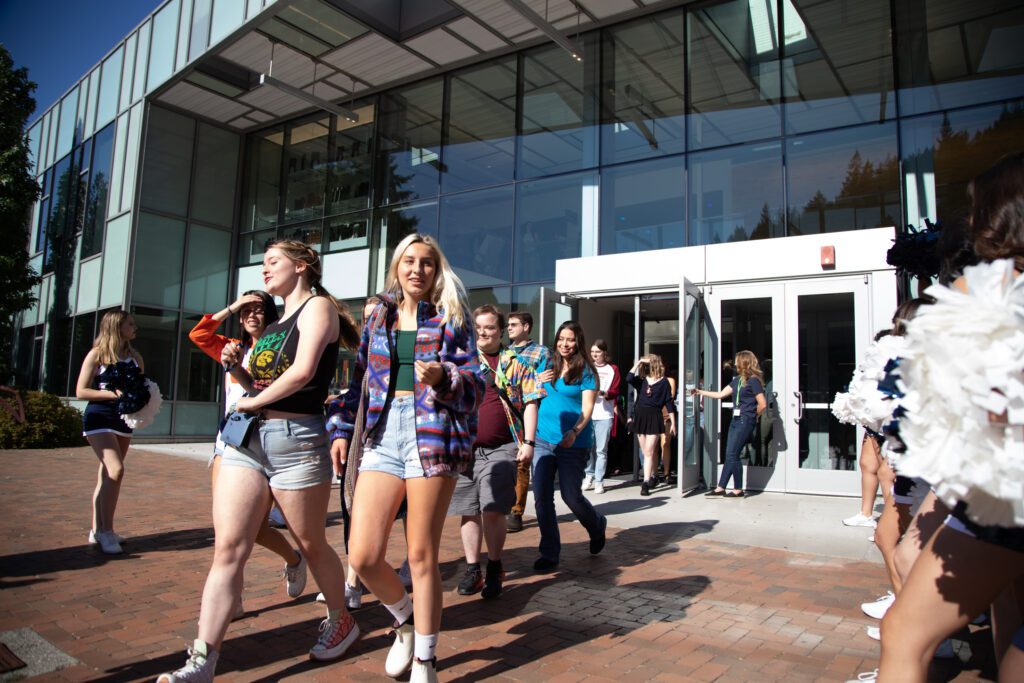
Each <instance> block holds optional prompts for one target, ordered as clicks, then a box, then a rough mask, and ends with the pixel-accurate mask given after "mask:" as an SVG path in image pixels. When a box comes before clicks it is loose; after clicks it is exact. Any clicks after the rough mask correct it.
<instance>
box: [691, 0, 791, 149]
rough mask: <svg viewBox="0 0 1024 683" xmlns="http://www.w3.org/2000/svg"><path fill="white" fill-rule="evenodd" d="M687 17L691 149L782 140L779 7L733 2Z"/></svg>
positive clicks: (693, 13)
mask: <svg viewBox="0 0 1024 683" xmlns="http://www.w3.org/2000/svg"><path fill="white" fill-rule="evenodd" d="M688 16H689V19H690V44H689V50H688V53H689V57H690V63H689V74H690V136H689V137H690V148H691V149H704V148H708V147H717V146H720V145H728V144H730V143H734V142H744V141H747V140H757V139H759V138H766V137H774V136H777V135H779V134H780V133H781V118H780V116H779V106H778V101H779V94H780V92H779V91H780V88H781V83H780V79H779V50H778V44H779V41H778V25H779V17H778V13H777V11H776V6H775V3H774V2H748V0H729V1H728V2H720V3H717V4H714V5H711V6H706V7H703V8H700V9H696V10H693V11H692V12H690V13H689V15H688Z"/></svg>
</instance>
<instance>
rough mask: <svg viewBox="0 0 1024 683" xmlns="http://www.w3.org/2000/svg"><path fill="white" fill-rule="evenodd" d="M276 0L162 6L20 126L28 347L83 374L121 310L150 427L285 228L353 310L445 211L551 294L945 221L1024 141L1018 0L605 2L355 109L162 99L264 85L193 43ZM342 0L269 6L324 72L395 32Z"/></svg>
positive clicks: (180, 390) (527, 282) (506, 292)
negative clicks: (650, 269) (673, 251)
mask: <svg viewBox="0 0 1024 683" xmlns="http://www.w3.org/2000/svg"><path fill="white" fill-rule="evenodd" d="M264 4H265V3H262V2H260V1H259V0H257V1H255V2H242V1H241V0H238V1H235V2H232V1H230V0H171V2H167V3H165V4H164V5H163V6H161V7H160V8H159V9H158V10H157V11H156V12H155V13H154V14H153V15H152V16H151V17H150V18H149V19H147V20H146V21H145V22H144V23H143V24H142V25H141V26H140V27H139V28H138V29H137V30H136V31H134V32H133V33H132V34H131V36H129V37H128V38H127V39H126V40H125V41H124V42H123V43H122V44H121V45H119V46H118V47H117V48H115V49H114V50H113V51H112V52H111V53H110V54H109V55H108V56H107V57H106V58H105V59H104V60H103V61H102V62H101V63H100V64H99V65H97V66H96V67H95V68H94V69H93V70H92V71H91V72H90V73H89V74H88V75H87V76H86V77H85V78H84V79H83V80H82V81H81V82H80V83H79V84H77V85H76V86H75V88H73V89H72V90H71V91H70V93H69V94H68V95H66V96H65V97H64V98H63V99H62V100H61V101H60V102H59V103H58V104H57V105H55V106H54V107H53V108H52V109H51V110H49V111H47V112H46V113H45V114H43V116H42V117H41V118H40V119H39V120H38V121H37V122H36V123H35V124H34V125H33V126H31V127H30V129H29V137H30V141H31V145H32V151H33V154H34V157H35V159H36V163H37V172H38V178H39V183H40V185H41V187H42V188H43V194H42V195H41V199H40V200H39V202H38V204H37V206H36V209H35V211H34V214H33V219H32V220H33V223H32V227H33V230H32V242H31V244H30V245H29V248H30V251H31V252H32V254H33V263H34V264H35V265H36V266H37V267H38V269H39V270H40V271H41V272H42V273H44V275H45V277H44V281H43V284H42V286H41V288H40V291H39V303H38V305H37V306H36V307H35V308H34V309H32V310H30V311H27V312H26V313H25V315H24V319H23V323H22V332H21V334H20V336H19V340H18V345H17V354H18V363H17V366H18V368H19V370H20V372H21V376H20V377H19V381H21V382H22V383H24V384H27V385H31V386H42V387H43V388H45V389H47V390H48V391H53V392H55V393H58V394H62V395H71V394H73V392H74V383H75V380H76V378H77V370H78V365H79V364H80V362H81V358H82V357H83V356H84V354H85V353H86V351H87V350H88V348H89V345H90V343H91V339H92V336H93V334H94V332H95V326H96V321H97V318H98V316H100V315H102V313H103V312H104V311H105V310H107V309H110V308H118V307H125V308H129V309H130V310H132V311H133V312H134V313H135V315H136V318H137V320H138V323H139V326H140V334H139V341H138V347H139V349H140V350H141V352H142V353H143V355H144V357H145V359H146V362H147V372H148V373H149V374H151V375H153V376H154V377H155V378H156V380H157V381H158V383H159V384H160V386H161V388H162V390H163V392H164V394H165V397H166V398H167V399H168V400H169V404H168V407H169V408H170V409H168V410H164V411H163V412H162V413H161V421H160V422H158V424H156V425H153V426H152V427H151V428H149V429H148V430H147V433H149V434H152V435H154V436H166V437H178V436H181V437H187V436H195V435H208V434H212V433H213V432H214V431H215V429H216V424H217V413H218V400H219V398H220V396H219V393H220V371H219V369H218V367H217V366H216V365H215V364H214V363H213V362H212V361H210V360H209V359H208V358H206V357H205V356H204V355H203V354H202V353H201V352H199V351H198V349H196V348H194V347H193V346H191V345H190V343H189V341H188V337H187V334H188V331H189V330H190V329H191V327H192V325H194V324H195V322H196V321H197V320H198V319H199V317H200V316H201V315H202V313H204V312H212V311H215V310H218V309H220V308H222V307H223V306H224V305H226V304H227V303H228V302H230V301H231V300H232V296H233V295H234V294H235V293H236V292H237V291H240V290H242V289H247V288H249V283H256V282H257V281H258V277H257V276H256V274H257V273H258V269H259V265H258V264H259V263H260V262H261V259H262V252H263V248H264V245H265V243H266V242H267V240H268V239H271V238H277V237H291V238H295V239H300V240H303V241H305V242H306V243H308V244H310V245H311V246H313V247H314V248H316V249H318V250H319V251H320V252H321V254H323V255H324V258H325V274H326V282H327V284H328V286H329V288H332V289H334V290H337V291H335V293H336V294H339V295H340V296H342V297H344V298H347V299H349V300H350V303H352V304H353V308H354V310H355V311H358V310H359V308H360V306H359V303H360V301H361V297H362V296H364V295H366V294H367V293H370V292H373V291H376V290H377V289H379V288H380V287H381V286H382V285H383V278H384V274H385V271H386V268H387V263H388V259H389V258H390V252H391V250H392V249H393V247H394V245H395V244H397V242H398V241H399V240H400V239H401V238H402V237H403V236H404V235H406V234H408V233H410V232H413V231H418V232H423V233H428V234H431V235H434V236H435V237H437V238H438V240H439V241H440V243H441V245H442V247H443V248H444V250H445V253H446V255H447V256H448V258H449V260H450V261H451V263H452V265H453V266H454V267H455V268H456V269H457V271H458V272H459V274H460V275H461V277H462V278H463V280H464V282H465V283H466V285H467V287H468V288H469V290H470V298H471V302H472V303H473V304H474V305H477V304H480V303H484V302H493V303H497V304H498V305H500V306H501V307H503V308H506V309H509V308H514V309H526V310H532V311H533V312H534V314H535V315H536V314H537V309H538V306H539V303H538V296H539V292H540V289H541V287H544V286H551V285H552V284H553V281H554V277H555V263H556V261H558V260H559V259H566V258H574V257H579V256H592V255H601V254H616V253H626V252H644V251H649V250H660V249H667V248H672V247H686V246H698V245H708V244H718V243H730V242H746V241H750V240H761V239H784V238H787V237H792V236H799V235H809V234H816V233H828V232H836V231H850V230H857V229H863V228H874V227H888V226H895V227H896V228H897V229H898V230H904V229H907V228H908V226H918V227H919V226H922V225H923V223H924V220H925V219H929V220H932V221H936V220H942V221H950V220H954V219H956V218H958V217H959V216H960V215H962V214H963V212H964V210H965V209H966V201H967V200H966V193H965V188H966V184H967V182H968V181H969V180H970V178H971V177H973V176H974V175H975V174H977V173H978V172H980V171H981V170H984V169H985V168H987V167H988V166H990V165H991V164H992V163H993V162H994V161H995V160H996V159H998V158H999V157H1000V156H1002V155H1003V154H1005V153H1006V152H1008V151H1016V150H1021V149H1024V61H1022V60H1021V57H1020V55H1021V52H1020V50H1019V49H1018V46H1017V43H1016V42H1015V40H1014V36H1015V35H1016V36H1019V35H1020V33H1021V31H1022V30H1024V8H1022V7H1021V6H1020V4H1019V3H1017V2H1012V1H1010V0H987V1H981V2H973V3H964V2H959V1H957V0H907V1H906V2H903V1H901V2H897V3H891V2H890V1H889V0H859V1H856V2H855V1H853V0H722V1H714V2H688V3H680V2H662V3H653V4H652V6H650V7H644V8H643V9H642V10H641V11H633V12H630V13H629V14H628V15H625V16H624V17H623V18H622V19H616V17H614V16H611V17H610V18H606V19H602V17H599V16H598V15H597V14H595V13H594V11H591V12H589V13H588V15H589V16H590V18H591V19H593V21H592V22H591V23H592V24H596V25H597V26H596V27H594V26H591V27H589V28H588V27H587V26H586V25H584V27H583V30H581V31H579V32H578V33H576V34H574V35H573V39H574V40H575V41H576V43H577V44H578V45H579V46H580V47H581V49H582V56H583V59H582V61H577V60H575V59H573V58H572V57H571V56H570V54H569V53H568V52H567V51H565V50H563V49H562V48H561V47H559V46H557V45H554V44H551V43H549V42H540V41H539V40H536V39H535V40H532V41H526V43H527V44H526V45H524V46H522V47H521V48H520V47H519V46H518V45H513V46H512V47H509V46H508V45H504V46H501V47H502V49H498V50H496V53H495V54H494V55H488V54H482V55H477V56H476V57H473V58H466V59H461V60H443V59H440V58H439V57H438V56H437V55H435V56H434V60H433V61H435V62H437V66H436V68H432V69H430V73H428V74H426V75H424V76H423V77H422V78H419V77H396V78H393V79H391V80H392V81H397V82H398V84H397V85H391V84H389V83H387V82H383V83H381V84H380V85H379V86H377V87H373V88H367V89H366V90H369V92H367V93H364V94H361V95H359V96H356V94H355V93H354V92H353V94H352V96H351V97H350V98H347V99H346V98H342V97H336V96H335V97H329V99H331V100H332V101H334V102H335V103H337V104H340V105H341V106H343V107H344V108H345V109H347V110H349V111H350V112H353V113H354V114H355V116H353V117H346V116H343V115H342V114H339V113H337V112H335V113H329V112H327V111H321V110H319V109H316V110H313V109H311V108H310V107H306V108H305V111H304V112H303V113H301V114H300V115H296V116H275V115H274V112H273V111H272V110H271V109H270V108H269V107H265V108H264V109H263V110H262V111H258V112H257V111H252V112H249V113H247V114H245V116H244V118H245V119H246V124H245V126H240V125H238V124H237V119H236V120H235V122H234V123H232V124H224V123H222V122H219V121H215V120H211V119H209V118H208V117H199V116H195V115H192V114H191V113H190V107H189V106H188V101H182V102H178V103H168V102H166V101H165V100H161V99H160V98H154V97H151V96H150V93H152V92H153V91H154V90H157V91H159V90H160V87H161V84H163V83H165V82H167V81H168V79H171V80H174V79H178V80H179V81H180V80H183V81H186V82H187V84H188V86H189V88H191V90H190V91H189V92H193V96H194V97H195V98H196V101H197V102H198V101H199V99H198V98H203V97H207V96H208V95H210V93H213V92H216V93H220V94H221V95H223V96H226V97H232V98H235V99H234V100H231V101H232V102H236V103H237V102H244V101H246V98H247V95H246V94H245V92H244V91H245V89H244V87H242V86H238V85H235V86H231V85H230V84H229V80H230V79H225V78H223V77H222V76H219V75H218V74H217V73H214V71H211V70H209V69H207V70H206V71H201V70H197V69H193V68H192V67H189V64H190V63H191V62H193V60H197V59H199V60H201V59H202V58H203V56H204V55H205V54H206V53H207V52H208V51H213V46H215V45H217V42H218V41H222V40H224V39H225V38H226V37H227V38H228V39H230V38H231V37H232V36H234V37H235V38H237V36H238V34H239V32H241V31H245V30H246V26H247V22H250V21H252V20H253V18H254V17H256V15H257V14H259V13H260V12H264V11H265V12H271V11H274V10H273V5H272V3H271V4H268V6H267V7H263V5H264ZM338 4H339V3H327V2H321V1H320V0H303V2H298V3H292V4H291V5H290V6H289V8H288V9H287V10H283V11H281V13H279V14H278V15H276V18H275V19H274V20H273V21H269V22H268V21H263V22H262V24H260V25H259V26H257V27H256V28H254V29H253V31H254V32H256V33H259V35H260V37H261V40H264V39H265V40H266V41H267V42H268V44H270V45H271V46H274V45H278V46H279V45H286V46H289V47H288V49H289V50H292V51H294V52H295V53H296V54H300V53H301V55H304V57H305V58H308V61H309V62H310V63H311V64H313V68H314V73H313V76H312V79H313V83H314V85H313V87H312V90H313V91H317V88H316V85H317V84H318V83H317V82H316V81H317V78H318V77H317V74H316V71H315V69H316V68H317V64H318V63H321V64H322V65H323V66H324V67H326V66H329V64H328V62H329V61H330V59H331V58H330V55H331V54H334V53H332V52H330V51H331V50H332V49H333V48H335V47H336V46H338V45H341V46H342V47H343V46H344V40H350V39H353V38H352V36H356V37H358V42H359V43H360V44H361V45H363V46H365V45H368V44H370V41H371V40H372V39H373V38H374V37H375V33H374V32H375V30H378V29H375V28H374V25H373V22H372V21H363V22H362V23H361V22H360V21H356V20H355V19H352V18H351V17H348V15H342V14H340V13H338V12H337V10H338ZM340 4H342V5H344V4H346V3H340ZM353 4H360V3H353ZM541 4H543V3H541ZM591 4H594V5H595V7H596V6H597V5H598V4H602V3H591ZM587 5H588V3H587V2H585V0H581V2H580V3H579V4H578V5H577V6H578V7H581V8H583V9H586V8H587ZM296 8H298V9H296ZM595 11H596V10H595ZM328 12H335V13H336V14H339V16H341V17H342V18H343V19H345V21H347V22H348V23H345V21H341V19H339V18H338V17H334V16H333V15H332V16H331V17H328V16H327V14H328ZM573 16H574V17H575V16H576V15H573ZM475 19H476V20H477V21H478V22H480V23H482V24H483V23H486V20H485V19H481V17H479V16H477V17H475ZM328 29H331V30H328ZM342 34H344V36H345V37H344V39H342V38H340V37H339V36H341V35H342ZM360 36H361V37H360ZM413 40H418V38H414V39H413ZM413 40H410V41H409V43H412V42H413ZM513 48H514V49H513ZM281 49H284V48H281ZM451 49H454V48H451ZM231 54H232V53H231V52H230V50H224V51H223V52H221V53H219V55H221V56H222V55H231ZM271 54H274V53H273V52H272V53H271ZM239 59H241V58H240V57H239ZM278 61H279V62H280V61H283V60H281V59H280V57H279V58H278ZM447 62H454V64H453V66H452V67H451V68H447V67H445V66H444V64H446V63H447ZM285 64H287V63H285ZM335 66H337V65H335ZM281 68H286V67H281ZM339 68H340V69H341V70H342V71H344V70H345V68H346V65H345V64H341V66H340V67H339ZM211 74H212V75H211ZM299 81H300V82H301V78H299ZM334 82H335V84H336V88H335V94H337V93H338V92H339V91H338V88H341V87H342V86H341V85H338V83H341V84H343V83H344V79H343V78H340V79H337V80H335V81H334ZM351 83H352V90H353V91H355V83H356V81H355V80H354V78H353V80H352V81H351ZM232 87H234V88H236V89H237V90H238V91H237V92H235V91H232V90H231V88H232ZM177 91H179V90H176V92H177ZM319 92H320V94H319V95H318V96H321V97H326V95H325V92H329V91H319ZM243 128H244V129H243ZM615 277H616V274H615V273H614V272H609V273H607V278H608V281H609V286H610V288H613V286H614V281H615ZM349 363H350V358H347V357H346V358H343V360H342V363H341V365H340V367H339V378H338V381H339V382H343V381H344V380H345V376H346V374H347V373H346V370H347V367H348V364H349Z"/></svg>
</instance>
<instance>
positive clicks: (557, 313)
mask: <svg viewBox="0 0 1024 683" xmlns="http://www.w3.org/2000/svg"><path fill="white" fill-rule="evenodd" d="M566 320H579V299H578V298H576V297H574V296H570V295H568V294H562V293H561V292H556V291H555V290H553V289H551V288H549V287H541V288H540V320H539V321H538V323H537V339H536V341H537V342H539V343H541V344H547V345H548V346H554V344H555V330H557V329H558V326H559V325H561V324H562V323H564V322H565V321H566Z"/></svg>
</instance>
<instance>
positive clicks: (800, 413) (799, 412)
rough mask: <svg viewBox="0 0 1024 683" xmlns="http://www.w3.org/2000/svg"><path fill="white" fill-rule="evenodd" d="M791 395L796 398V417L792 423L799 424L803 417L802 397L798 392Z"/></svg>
mask: <svg viewBox="0 0 1024 683" xmlns="http://www.w3.org/2000/svg"><path fill="white" fill-rule="evenodd" d="M793 395H794V396H796V417H794V418H793V421H794V422H796V423H798V424H799V422H800V420H801V419H802V418H803V416H804V395H803V394H802V393H801V392H799V391H794V392H793Z"/></svg>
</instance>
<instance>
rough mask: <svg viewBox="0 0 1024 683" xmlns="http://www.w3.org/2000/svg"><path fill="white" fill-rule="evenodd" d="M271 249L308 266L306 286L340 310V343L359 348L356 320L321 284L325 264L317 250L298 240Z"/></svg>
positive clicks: (274, 244)
mask: <svg viewBox="0 0 1024 683" xmlns="http://www.w3.org/2000/svg"><path fill="white" fill-rule="evenodd" d="M270 249H279V250H280V251H281V253H282V254H284V255H285V258H287V259H288V260H289V261H294V262H295V263H304V264H306V270H305V275H306V284H307V285H309V289H310V290H311V291H312V292H313V293H314V294H316V295H317V296H323V297H327V300H328V301H330V302H331V303H332V304H334V307H335V308H336V309H338V317H339V318H340V319H341V320H340V323H341V324H340V326H339V327H340V332H339V333H338V341H339V342H341V344H342V345H343V346H344V347H345V348H347V349H357V348H359V341H360V336H359V326H358V325H356V321H355V318H353V317H352V313H351V312H350V311H349V310H348V306H347V305H345V302H343V301H339V300H338V299H335V298H334V296H332V295H331V293H330V292H328V291H327V289H326V288H325V287H324V285H323V283H322V282H321V280H322V279H323V263H322V262H321V261H320V254H318V253H317V252H316V249H314V248H313V247H311V246H309V245H308V244H306V243H305V242H300V241H298V240H274V241H273V242H270V243H269V244H267V250H270Z"/></svg>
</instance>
